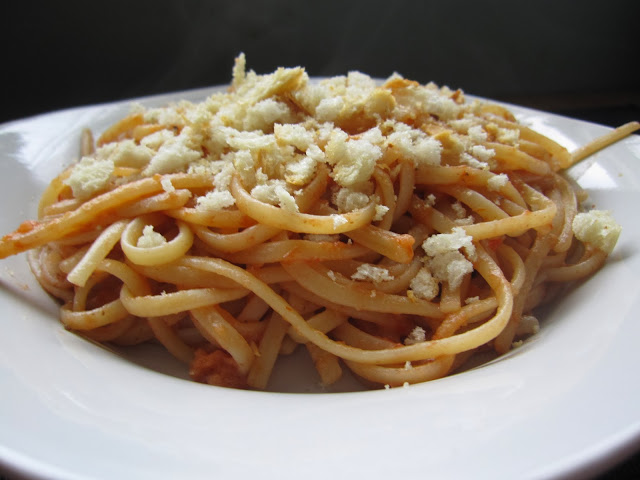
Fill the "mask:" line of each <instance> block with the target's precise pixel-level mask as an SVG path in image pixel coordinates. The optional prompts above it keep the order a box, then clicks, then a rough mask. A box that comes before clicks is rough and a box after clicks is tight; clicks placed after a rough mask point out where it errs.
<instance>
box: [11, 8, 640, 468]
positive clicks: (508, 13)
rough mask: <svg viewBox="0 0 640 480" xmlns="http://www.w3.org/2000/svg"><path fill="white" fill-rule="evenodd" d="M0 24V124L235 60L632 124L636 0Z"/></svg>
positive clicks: (259, 67)
mask: <svg viewBox="0 0 640 480" xmlns="http://www.w3.org/2000/svg"><path fill="white" fill-rule="evenodd" d="M1 11H2V14H1V15H0V41H1V45H2V56H1V57H0V58H1V63H0V75H1V79H2V86H1V87H0V123H2V122H6V121H10V120H14V119H18V118H23V117H27V116H31V115H35V114H38V113H44V112H48V111H51V110H55V109H61V108H67V107H74V106H81V105H88V104H94V103H99V102H107V101H112V100H120V99H128V98H133V97H138V96H143V95H150V94H155V93H164V92H171V91H176V90H183V89H190V88H197V87H204V86H210V85H218V84H224V83H227V82H228V81H229V80H230V77H231V68H232V64H233V58H234V57H235V56H236V55H237V54H238V53H239V52H241V51H242V52H245V53H246V55H247V61H248V66H249V68H251V69H253V70H255V71H256V72H258V73H267V72H270V71H272V70H274V69H275V68H276V67H278V66H281V65H282V66H296V65H301V66H305V67H306V69H307V71H308V73H309V74H310V75H312V76H328V75H338V74H345V73H346V72H348V71H349V70H360V71H363V72H365V73H368V74H370V75H372V76H378V77H386V76H388V75H390V74H391V73H393V72H394V71H397V72H399V73H401V74H403V75H404V76H406V77H408V78H411V79H414V80H418V81H420V82H422V83H425V82H428V81H435V82H437V83H439V84H447V85H449V86H451V87H453V88H458V87H460V88H462V89H463V90H464V91H465V92H467V93H470V94H475V95H480V96H485V97H489V98H495V99H499V100H506V101H511V102H515V103H519V104H524V105H528V106H533V107H537V108H540V109H543V110H547V111H553V112H557V113H562V114H565V115H569V116H574V117H579V118H583V119H587V120H592V121H595V122H598V123H602V124H607V125H612V126H615V125H619V124H622V123H624V122H627V121H630V120H640V74H639V73H638V72H639V70H640V68H639V67H638V64H639V62H638V29H639V27H640V23H639V19H640V15H639V14H640V1H637V0H597V1H596V0H582V1H568V0H567V1H563V0H537V1H535V2H531V1H526V2H518V1H506V0H504V1H499V0H484V1H477V2H476V1H471V0H469V1H455V0H451V1H446V0H439V1H437V2H436V1H424V2H411V1H407V0H384V1H381V0H372V1H368V2H365V1H356V2H349V1H347V0H322V1H318V2H305V1H303V0H297V1H296V0H270V1H264V2H249V1H244V0H235V1H229V2H220V1H196V0H184V1H166V0H157V1H150V0H145V1H135V0H127V1H124V0H111V1H109V2H92V1H79V0H72V1H64V0H59V1H56V2H44V1H42V2H30V1H17V2H16V1H13V2H11V3H9V2H3V6H2V10H1ZM639 408H640V407H639ZM594 414H602V413H596V412H594ZM505 455H508V452H505ZM532 455H535V452H532ZM627 476H628V478H639V477H640V460H639V459H638V457H636V458H635V459H632V460H631V461H629V462H627V463H625V464H623V465H621V466H619V467H617V468H616V469H615V470H614V471H613V472H611V473H609V474H608V475H607V476H606V478H607V479H608V478H627ZM0 477H1V472H0Z"/></svg>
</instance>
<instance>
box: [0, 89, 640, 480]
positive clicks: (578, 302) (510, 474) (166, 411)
mask: <svg viewBox="0 0 640 480" xmlns="http://www.w3.org/2000/svg"><path fill="white" fill-rule="evenodd" d="M210 91H211V90H198V91H190V92H183V93H179V94H175V95H165V96H160V97H153V98H148V99H144V100H142V102H143V103H145V104H153V105H158V104H163V103H165V102H167V101H169V100H175V99H179V98H187V99H193V100H198V99H201V98H203V97H204V96H205V95H206V94H207V93H209V92H210ZM514 110H515V112H516V113H517V114H518V116H519V118H520V119H521V120H522V121H523V122H525V123H528V124H531V125H532V126H533V127H534V128H535V129H537V130H538V131H541V132H542V133H545V134H547V135H549V136H550V137H552V138H554V139H556V140H558V141H560V142H561V143H562V144H564V145H565V146H567V147H568V148H570V149H573V148H575V147H576V146H578V145H582V144H584V143H586V142H587V141H589V140H591V139H593V138H594V137H596V136H598V135H600V134H602V133H604V132H605V131H606V130H607V129H606V128H604V127H601V126H597V125H593V124H588V123H585V122H580V121H576V120H570V119H566V118H562V117H559V116H555V115H549V114H546V113H542V112H537V111H533V110H530V109H522V108H516V107H514ZM127 111H128V102H127V103H116V104H109V105H99V106H95V107H88V108H80V109H73V110H67V111H62V112H57V113H52V114H47V115H42V116H38V117H34V118H30V119H26V120H23V121H17V122H12V123H8V124H4V125H1V126H0V198H1V199H2V200H1V202H0V211H1V215H0V231H1V232H8V231H10V230H12V229H14V228H15V227H16V226H17V225H18V224H19V223H20V222H21V221H23V220H24V219H28V218H33V217H34V215H35V209H36V204H37V199H38V197H39V194H40V192H41V191H42V190H43V188H44V186H45V185H46V184H47V183H48V181H49V180H50V179H51V178H52V177H53V176H54V175H55V174H56V173H58V172H59V171H60V170H61V169H62V168H63V167H64V166H66V165H67V164H68V163H69V162H70V161H71V160H72V159H73V158H74V157H75V155H76V154H77V148H78V147H77V146H78V141H79V135H80V129H81V128H82V127H85V126H88V127H90V128H92V129H94V130H95V131H100V130H101V129H103V128H105V127H106V126H107V125H109V124H110V123H112V122H113V121H114V120H116V119H117V118H119V117H121V116H122V115H123V114H125V113H126V112H127ZM639 161H640V138H639V137H637V136H634V137H632V138H628V139H626V140H624V141H623V142H621V143H619V144H617V145H615V146H613V147H610V148H609V149H607V150H606V151H604V152H601V153H598V154H596V155H595V156H593V157H592V158H590V159H588V160H586V161H584V162H583V163H581V164H580V165H578V166H576V167H575V168H574V169H573V170H572V175H573V176H574V177H575V178H577V179H578V180H579V182H580V183H581V184H582V185H583V186H585V187H586V188H587V189H588V190H589V192H590V194H591V199H592V200H593V202H594V203H595V204H597V205H598V206H599V207H600V208H605V209H611V210H613V211H614V212H615V217H616V218H617V219H618V221H619V222H620V223H621V224H622V225H623V229H624V230H623V234H622V237H621V239H620V242H619V244H618V246H617V248H616V250H615V252H614V254H613V255H612V257H611V258H610V259H609V261H608V263H607V264H606V266H605V267H604V269H603V270H601V271H600V272H599V273H598V274H597V275H596V276H595V277H593V278H591V279H590V280H588V281H587V282H585V283H584V284H582V285H580V286H579V288H577V289H575V290H573V291H572V292H571V293H570V294H568V295H567V296H566V297H565V298H564V299H563V300H562V301H561V302H559V303H557V304H556V305H555V306H554V308H552V309H551V310H550V311H549V312H548V313H547V314H546V315H545V317H544V318H543V326H542V330H541V332H540V334H539V335H537V336H535V337H534V338H533V339H532V340H531V341H529V342H527V343H526V344H525V345H524V346H522V347H520V348H518V349H517V350H515V351H514V352H512V353H511V354H509V355H507V356H505V357H503V358H500V359H498V360H497V361H494V362H492V363H491V364H488V365H485V366H482V367H480V368H477V369H475V370H471V371H468V372H465V373H462V374H459V375H455V376H452V377H448V378H445V379H442V380H437V381H434V382H431V383H428V384H423V385H416V386H411V387H408V388H398V389H392V390H381V391H372V392H355V393H331V394H328V393H327V394H296V393H273V392H272V393H261V392H246V391H236V390H229V389H223V388H217V387H211V386H206V385H200V384H196V383H192V382H189V381H185V380H184V379H182V378H179V377H180V375H183V374H182V373H181V372H180V370H179V369H177V368H176V366H175V364H173V363H172V362H170V361H166V359H164V357H162V356H158V355H157V352H150V353H149V352H147V351H146V350H144V351H143V352H142V353H138V354H133V353H131V352H128V353H127V355H129V356H130V360H127V359H124V358H122V357H121V356H119V355H116V354H114V353H113V352H110V351H108V350H106V349H103V348H101V347H99V346H96V345H94V344H92V343H89V342H87V341H86V340H83V339H81V338H79V337H77V336H76V335H74V334H72V333H69V332H67V331H65V330H64V329H63V328H62V327H61V326H60V324H59V322H58V320H57V307H56V305H55V304H54V303H53V301H52V300H51V299H50V298H49V297H47V296H46V295H45V294H44V293H42V291H41V290H40V288H39V287H38V285H37V284H36V283H35V281H34V280H33V278H32V277H31V275H30V273H29V271H28V268H27V266H26V262H25V259H24V257H23V256H18V257H14V258H9V259H6V260H3V261H2V262H1V263H0V309H1V310H0V311H1V312H2V314H1V315H0V473H2V469H4V472H5V473H7V474H9V475H10V477H11V476H22V475H26V476H29V477H36V478H83V479H85V478H105V479H112V478H136V479H146V478H148V479H153V480H160V479H165V478H189V479H199V478H233V477H241V476H242V477H246V478H252V477H253V478H256V477H259V478H279V479H283V478H297V479H299V478H307V479H313V478H323V479H326V478H331V477H334V476H339V477H347V475H358V476H363V477H364V476H365V475H366V477H367V478H389V476H390V475H391V476H393V478H416V477H417V476H425V477H426V476H429V477H432V478H439V479H446V478H549V477H563V476H567V475H576V476H578V477H580V476H584V475H593V474H595V473H597V472H599V471H601V470H603V469H605V468H607V467H610V466H611V465H613V464H614V463H615V462H617V461H619V460H621V459H622V458H624V457H625V456H626V455H628V454H630V453H631V452H632V451H633V450H634V449H635V448H637V447H638V446H639V445H640V383H639V382H638V381H637V378H638V377H637V373H636V369H637V365H638V364H639V363H640V349H639V348H638V347H637V339H638V338H640V318H639V315H638V311H640V304H639V300H640V295H639V293H640V281H639V280H640V250H639V248H640V247H639V245H638V239H640V235H639V230H640V226H639V224H638V222H637V217H636V215H637V208H638V205H639V204H640V173H639V170H638V162H639ZM148 353H149V355H147V354H148ZM131 360H133V361H131ZM303 360H304V359H303ZM295 368H297V367H296V366H295V365H293V364H292V363H291V362H289V365H288V366H287V369H285V372H284V373H282V374H281V375H279V376H278V377H277V378H275V379H274V382H273V383H272V387H273V388H274V389H280V390H286V387H285V385H287V383H286V380H287V378H286V377H287V376H288V375H289V372H290V370H289V369H295ZM315 383H316V379H315V377H313V374H311V375H310V376H309V377H308V378H307V379H306V380H305V381H303V382H300V383H297V384H295V385H293V386H292V387H291V389H292V390H293V391H307V390H311V389H313V388H314V385H315ZM289 384H290V383H289ZM350 386H351V385H348V384H341V385H340V386H338V390H340V389H346V388H350Z"/></svg>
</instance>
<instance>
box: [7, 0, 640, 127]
mask: <svg viewBox="0 0 640 480" xmlns="http://www.w3.org/2000/svg"><path fill="white" fill-rule="evenodd" d="M2 10H3V14H2V15H1V16H0V17H1V20H0V22H2V24H1V25H0V27H1V28H0V39H1V40H2V45H3V50H2V63H1V64H0V65H1V67H0V72H2V79H3V84H4V86H3V87H2V88H1V89H0V91H1V97H0V106H1V108H0V123H1V122H4V121H8V120H12V119H16V118H21V117H25V116H29V115H33V114H37V113H41V112H46V111H50V110H54V109H60V108H66V107H72V106H78V105H86V104H92V103H96V102H104V101H111V100H119V99H125V98H132V97H137V96H142V95H148V94H154V93H161V92H170V91H176V90H182V89H189V88H195V87H203V86H210V85H215V84H222V83H227V82H228V81H229V79H230V76H231V67H232V63H233V58H234V57H235V56H236V55H237V54H238V53H239V52H240V51H244V52H245V53H246V55H247V60H248V66H249V68H251V69H253V70H255V71H256V72H258V73H266V72H270V71H272V70H273V69H275V68H276V67H277V66H280V65H283V66H296V65H301V66H305V67H306V68H307V71H308V72H309V74H310V75H314V76H325V75H337V74H345V73H346V72H348V71H349V70H360V71H363V72H365V73H368V74H370V75H373V76H379V77H386V76H388V75H390V74H391V73H393V72H394V71H397V72H399V73H401V74H403V75H404V76H406V77H408V78H411V79H415V80H418V81H420V82H422V83H424V82H427V81H430V80H433V81H435V82H437V83H439V84H447V85H449V86H451V87H453V88H458V87H460V88H462V89H463V90H464V91H465V92H467V93H470V94H476V95H481V96H485V97H490V98H495V99H500V100H507V101H512V102H516V103H520V104H525V105H529V106H534V107H538V108H542V109H544V110H548V111H554V112H560V113H564V114H567V115H571V116H578V117H581V118H586V119H591V120H595V121H597V122H599V123H607V124H619V123H622V122H624V121H628V120H631V119H634V118H639V117H640V115H639V114H638V112H639V106H640V75H639V74H638V70H639V68H638V55H637V52H638V49H637V44H638V42H637V39H638V35H637V29H638V25H639V24H638V19H639V18H640V16H639V14H640V2H638V1H635V0H606V1H603V0H597V1H596V0H582V1H562V0H554V1H549V0H539V1H535V2H530V1H527V2H518V1H505V0H502V1H501V0H484V1H477V2H476V1H471V0H469V1H455V0H451V1H446V0H440V1H437V2H436V1H424V2H411V1H406V0H395V1H394V0H384V1H381V0H372V1H369V2H365V1H357V2H349V1H346V0H322V1H320V2H306V1H303V0H298V1H296V0H269V1H264V2H249V1H244V0H235V1H229V2H220V1H197V0H185V1H166V0H157V1H150V0H145V1H135V0H127V1H124V0H112V1H109V2H92V1H78V0H73V1H64V0H60V1H56V2H44V1H43V2H29V1H22V2H15V1H14V2H12V3H10V4H9V3H8V2H4V3H3V7H2Z"/></svg>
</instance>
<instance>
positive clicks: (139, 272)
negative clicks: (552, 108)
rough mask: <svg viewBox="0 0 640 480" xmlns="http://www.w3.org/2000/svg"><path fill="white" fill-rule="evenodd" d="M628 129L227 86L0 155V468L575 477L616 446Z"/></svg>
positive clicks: (339, 92) (632, 319)
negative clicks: (0, 389)
mask: <svg viewBox="0 0 640 480" xmlns="http://www.w3.org/2000/svg"><path fill="white" fill-rule="evenodd" d="M636 128H637V124H629V125H627V126H623V127H621V129H617V130H613V129H610V128H606V127H602V126H599V125H596V124H591V123H586V122H582V121H578V120H573V119H568V118H564V117H561V116H557V115H552V114H548V113H545V112H540V111H536V110H532V109H527V108H522V107H518V106H514V105H503V104H498V103H496V102H489V101H486V100H483V99H477V98H474V97H470V96H467V95H465V94H464V93H463V92H462V91H461V90H451V89H449V88H447V87H438V86H435V85H433V84H426V85H420V84H418V83H417V82H413V81H411V80H407V79H405V78H403V77H401V76H400V75H397V74H395V75H393V76H391V77H390V78H388V79H386V80H383V81H375V80H373V79H371V78H369V77H368V76H366V75H364V74H361V73H358V72H351V73H349V74H348V75H345V76H341V77H335V78H331V79H310V78H309V77H308V76H307V74H306V72H305V71H304V69H301V68H281V69H278V70H276V71H275V72H273V73H271V74H267V75H257V74H256V73H255V72H253V71H250V70H246V67H245V59H244V57H243V56H240V57H238V59H236V64H235V66H234V69H233V79H232V82H231V84H230V86H228V87H215V88H207V89H199V90H192V91H187V92H178V93H175V94H167V95H160V96H155V97H148V98H142V99H136V100H135V101H127V102H116V103H110V104H104V105H96V106H89V107H82V108H74V109H69V110H64V111H60V112H54V113H49V114H44V115H40V116H36V117H32V118H28V119H25V120H18V121H15V122H10V123H7V124H4V125H2V126H0V158H1V159H2V161H1V162H0V169H1V173H2V174H1V175H0V186H1V188H0V192H2V193H1V194H2V197H3V198H4V202H3V203H2V207H1V208H2V215H1V217H0V226H1V227H2V228H1V229H0V230H1V231H2V232H3V234H6V235H5V236H4V237H2V239H1V240H0V256H1V257H2V258H3V260H2V266H1V268H0V305H1V306H2V312H3V316H2V320H0V321H1V322H2V327H3V328H2V331H3V334H2V336H0V381H1V384H2V394H0V407H1V411H2V412H3V413H2V415H3V428H2V429H0V468H4V471H6V474H7V475H8V476H9V478H12V475H16V476H29V477H30V478H32V477H33V478H123V477H124V478H129V477H132V478H155V479H157V478H175V477H177V476H179V477H183V478H210V477H211V475H220V476H223V477H225V478H229V477H231V478H234V477H241V476H242V477H244V476H248V475H260V476H262V477H267V478H271V477H273V478H299V477H301V476H305V477H307V478H326V477H327V476H328V475H335V473H336V472H340V475H343V476H346V475H349V474H366V475H368V476H370V477H373V478H382V477H386V476H388V475H389V474H393V475H407V476H410V477H415V476H417V475H419V474H424V473H425V472H428V473H429V474H430V475H433V476H435V477H437V478H460V477H465V476H473V477H474V478H509V477H510V478H513V477H518V478H551V477H564V476H567V475H574V476H576V477H577V478H580V477H587V476H592V475H594V474H595V473H597V472H600V471H603V470H604V469H606V468H608V467H610V466H612V465H613V464H615V463H616V462H618V461H620V460H621V459H622V458H624V457H625V456H627V455H629V454H630V453H631V452H632V451H633V450H634V449H636V448H637V447H638V445H639V442H640V410H639V409H638V408H637V405H639V404H640V387H639V386H638V384H637V382H635V381H634V380H633V378H634V377H633V371H632V369H633V366H634V364H635V363H637V362H638V361H640V354H639V353H638V350H637V348H635V338H638V336H640V322H638V319H637V315H636V314H635V312H636V308H635V307H636V306H637V303H638V301H639V299H640V295H639V291H638V289H639V288H640V287H638V285H640V282H638V281H637V280H638V278H637V276H638V274H637V272H638V271H640V252H638V246H637V242H636V241H635V240H636V239H637V238H639V234H640V232H639V231H638V230H639V229H640V226H638V224H637V222H636V221H635V215H636V213H635V206H636V205H637V203H638V201H640V176H639V175H638V172H637V168H636V167H635V163H636V162H637V161H638V159H639V157H640V140H639V139H638V136H637V135H630V134H631V133H632V132H633V131H634V130H635V129H636ZM614 219H615V220H614ZM461 460H462V461H461ZM4 471H2V470H0V473H4Z"/></svg>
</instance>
